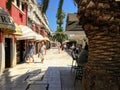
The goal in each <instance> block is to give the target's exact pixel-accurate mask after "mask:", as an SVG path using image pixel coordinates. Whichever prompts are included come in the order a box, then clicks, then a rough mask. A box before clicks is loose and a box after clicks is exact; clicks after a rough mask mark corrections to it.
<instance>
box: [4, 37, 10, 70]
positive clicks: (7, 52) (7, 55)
mask: <svg viewBox="0 0 120 90" xmlns="http://www.w3.org/2000/svg"><path fill="white" fill-rule="evenodd" d="M10 43H11V39H10V38H5V68H9V67H10V66H11V60H10V56H11V55H10V50H11V47H10Z"/></svg>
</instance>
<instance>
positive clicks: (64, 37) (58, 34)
mask: <svg viewBox="0 0 120 90" xmlns="http://www.w3.org/2000/svg"><path fill="white" fill-rule="evenodd" d="M67 39H68V36H67V35H66V34H65V33H64V32H56V33H55V35H54V36H53V40H54V41H58V42H60V43H62V42H64V41H66V40H67Z"/></svg>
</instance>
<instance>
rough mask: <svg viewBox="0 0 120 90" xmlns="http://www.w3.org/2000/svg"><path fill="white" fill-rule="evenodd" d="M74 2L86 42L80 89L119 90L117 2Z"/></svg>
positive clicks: (119, 11) (119, 12)
mask: <svg viewBox="0 0 120 90" xmlns="http://www.w3.org/2000/svg"><path fill="white" fill-rule="evenodd" d="M75 1H76V3H77V4H78V18H79V22H80V24H81V25H82V26H83V29H84V30H85V32H86V35H87V37H88V40H89V57H88V63H87V65H86V66H85V71H84V74H83V80H82V84H83V90H120V1H119V2H117V1H115V0H75Z"/></svg>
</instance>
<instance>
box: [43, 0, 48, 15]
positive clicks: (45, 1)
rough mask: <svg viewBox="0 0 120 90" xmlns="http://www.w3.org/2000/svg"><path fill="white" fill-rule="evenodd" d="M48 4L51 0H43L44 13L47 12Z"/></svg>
mask: <svg viewBox="0 0 120 90" xmlns="http://www.w3.org/2000/svg"><path fill="white" fill-rule="evenodd" d="M48 4H49V0H42V13H46V11H47V8H48Z"/></svg>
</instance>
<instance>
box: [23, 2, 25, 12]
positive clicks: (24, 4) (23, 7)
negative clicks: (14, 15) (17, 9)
mask: <svg viewBox="0 0 120 90" xmlns="http://www.w3.org/2000/svg"><path fill="white" fill-rule="evenodd" d="M24 6H25V4H24V3H23V2H22V11H24Z"/></svg>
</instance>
